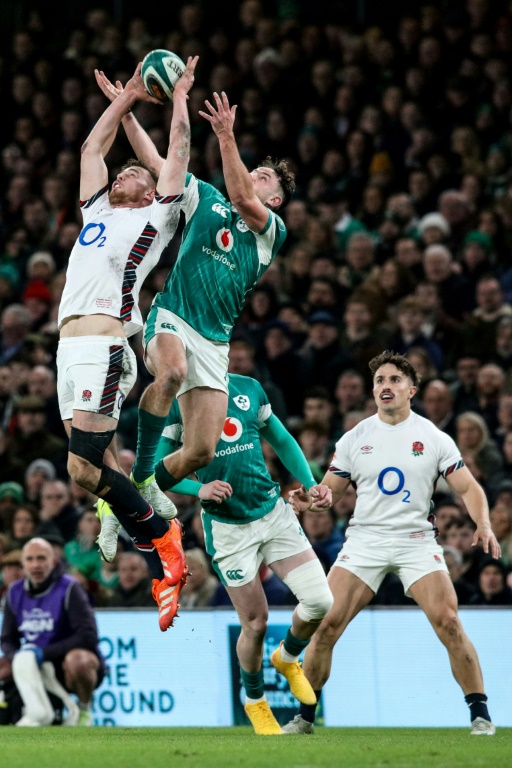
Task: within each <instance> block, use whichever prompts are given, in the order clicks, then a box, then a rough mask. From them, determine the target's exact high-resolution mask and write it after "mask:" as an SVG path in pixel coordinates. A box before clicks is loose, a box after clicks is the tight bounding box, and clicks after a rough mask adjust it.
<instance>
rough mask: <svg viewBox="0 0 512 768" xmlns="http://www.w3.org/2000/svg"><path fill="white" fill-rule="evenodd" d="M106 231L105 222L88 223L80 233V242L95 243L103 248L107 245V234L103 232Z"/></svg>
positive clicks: (84, 243) (82, 243) (85, 243)
mask: <svg viewBox="0 0 512 768" xmlns="http://www.w3.org/2000/svg"><path fill="white" fill-rule="evenodd" d="M104 231H105V225H104V224H101V223H100V224H94V223H92V222H91V224H87V226H85V227H84V228H83V229H82V231H81V232H80V234H79V235H78V242H79V243H80V245H94V244H96V247H97V248H103V246H104V245H105V240H106V239H107V238H106V236H105V235H104V234H103V233H104Z"/></svg>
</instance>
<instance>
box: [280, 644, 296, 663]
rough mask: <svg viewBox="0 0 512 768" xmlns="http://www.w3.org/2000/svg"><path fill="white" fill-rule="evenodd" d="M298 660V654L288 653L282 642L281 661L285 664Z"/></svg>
mask: <svg viewBox="0 0 512 768" xmlns="http://www.w3.org/2000/svg"><path fill="white" fill-rule="evenodd" d="M298 660H299V657H298V656H292V655H291V653H288V651H287V650H286V649H285V647H284V644H283V645H282V646H281V661H285V662H286V663H287V664H293V662H294V661H298Z"/></svg>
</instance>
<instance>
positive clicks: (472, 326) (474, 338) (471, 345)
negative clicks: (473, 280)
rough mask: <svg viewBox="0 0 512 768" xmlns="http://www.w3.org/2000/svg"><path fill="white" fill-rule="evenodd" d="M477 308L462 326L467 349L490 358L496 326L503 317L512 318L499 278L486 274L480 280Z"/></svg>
mask: <svg viewBox="0 0 512 768" xmlns="http://www.w3.org/2000/svg"><path fill="white" fill-rule="evenodd" d="M475 296H476V308H475V309H473V311H472V312H471V314H470V315H468V316H467V317H466V319H465V321H464V325H463V326H462V333H463V338H464V342H465V346H466V348H467V349H470V350H471V351H472V353H473V354H474V355H475V356H476V357H479V358H480V359H481V360H488V359H489V358H490V356H491V355H492V353H493V350H494V346H495V338H496V326H497V324H498V322H499V321H500V320H502V319H503V318H505V317H506V318H512V307H511V306H510V304H506V303H505V297H504V295H503V290H502V288H501V285H500V282H499V280H498V279H497V278H496V277H494V276H493V275H486V276H484V277H482V278H480V280H478V282H477V284H476V289H475Z"/></svg>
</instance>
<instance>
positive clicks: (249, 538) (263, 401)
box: [110, 374, 332, 736]
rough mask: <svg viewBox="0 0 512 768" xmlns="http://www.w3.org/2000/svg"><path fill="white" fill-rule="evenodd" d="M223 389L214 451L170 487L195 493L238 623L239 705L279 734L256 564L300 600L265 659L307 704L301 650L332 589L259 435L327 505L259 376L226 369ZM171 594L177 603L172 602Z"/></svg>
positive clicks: (256, 723)
mask: <svg viewBox="0 0 512 768" xmlns="http://www.w3.org/2000/svg"><path fill="white" fill-rule="evenodd" d="M228 394H229V400H228V408H227V416H226V419H225V421H224V424H223V428H222V433H221V437H220V440H219V442H218V444H217V445H216V447H215V452H214V458H213V461H212V462H211V463H210V464H208V465H207V466H206V467H203V468H201V469H199V470H198V471H197V473H196V475H197V477H198V480H199V481H195V480H190V479H184V480H182V481H181V482H180V483H178V484H177V485H175V486H174V488H173V490H174V491H176V492H177V493H184V494H192V495H194V496H197V497H198V498H199V499H200V500H201V506H202V521H203V527H204V532H205V542H206V549H207V551H208V554H209V555H210V556H211V558H212V564H213V568H214V570H215V572H216V573H217V575H218V576H219V578H220V580H221V582H222V583H223V584H224V585H225V587H226V589H227V591H228V594H229V597H230V599H231V601H232V603H233V605H234V607H235V609H236V611H237V613H238V616H239V618H240V623H241V626H242V630H241V633H240V637H239V639H238V643H237V655H238V659H239V662H240V668H241V677H242V683H243V685H244V688H245V692H246V701H245V711H246V713H247V715H248V717H249V719H250V721H251V723H252V725H253V727H254V730H255V732H256V733H257V734H260V735H265V736H266V735H274V734H280V733H281V728H280V727H279V724H278V723H277V721H276V719H275V717H274V715H273V713H272V710H271V709H270V706H269V704H268V701H267V700H266V698H265V692H264V683H263V668H262V661H263V641H264V637H265V632H266V627H267V618H268V606H267V601H266V598H265V593H264V591H263V586H262V583H261V579H260V577H259V574H258V569H259V566H260V564H261V563H262V562H264V563H265V564H266V565H268V566H269V567H270V568H271V569H272V570H273V571H274V573H276V575H277V576H279V578H281V579H282V580H283V581H284V582H285V584H287V586H288V587H289V588H290V589H291V591H292V592H293V593H294V594H295V596H296V597H297V599H298V601H299V604H298V605H297V607H296V608H295V610H294V613H293V618H292V623H291V627H290V628H289V630H288V632H287V635H286V639H285V640H284V641H283V643H281V646H280V647H279V648H277V649H276V650H275V651H274V653H273V654H272V656H271V663H272V664H273V666H274V667H275V668H276V669H277V670H278V671H279V672H280V673H281V674H283V675H284V676H285V677H286V679H287V680H288V682H289V683H290V689H291V692H292V694H293V695H294V696H295V697H296V698H297V699H298V700H299V701H300V702H309V703H310V705H313V704H315V703H316V697H315V694H314V692H313V690H312V688H311V686H310V684H309V682H308V681H307V679H306V677H305V676H304V673H303V672H302V668H301V667H300V665H299V663H298V658H299V655H300V653H301V652H302V650H303V649H304V648H305V647H306V646H307V645H308V643H309V640H310V638H311V636H312V635H313V633H314V632H315V630H316V628H317V627H318V625H319V623H320V622H321V621H322V619H323V617H324V616H325V615H326V614H327V612H328V610H329V608H330V606H331V604H332V595H331V592H330V590H329V587H328V584H327V577H326V575H325V573H324V570H323V568H322V566H321V564H320V562H319V560H318V559H317V557H316V555H315V553H314V551H313V549H312V547H311V544H310V543H309V541H308V540H307V538H306V536H305V534H304V531H303V530H302V528H301V527H300V525H299V522H298V520H297V517H296V515H295V513H294V512H293V510H292V508H291V505H290V504H288V503H287V502H286V501H285V500H284V499H283V498H281V496H280V489H279V485H278V484H277V483H276V482H274V481H273V480H272V478H271V477H270V474H269V472H268V469H267V467H266V465H265V460H264V458H263V452H262V447H261V439H262V438H264V439H265V440H267V441H268V442H269V443H270V445H271V446H272V447H273V448H274V450H275V451H276V453H277V455H278V456H279V458H280V459H281V461H282V462H283V464H284V465H285V467H286V468H287V469H288V470H289V472H290V473H291V474H292V475H293V476H294V477H296V478H297V479H298V480H299V481H300V482H301V483H302V486H303V490H305V489H307V491H308V493H309V495H310V497H311V498H314V499H315V507H318V508H328V507H329V506H330V503H331V498H330V494H329V492H328V491H327V489H326V488H325V487H324V486H318V485H317V484H316V482H315V480H314V479H313V476H312V475H311V470H310V468H309V465H308V463H307V461H306V459H305V457H304V454H303V453H302V451H301V449H300V447H299V445H298V443H297V441H296V440H295V439H294V438H293V437H292V436H291V435H290V433H289V432H288V431H287V430H286V429H285V427H284V426H283V424H282V423H281V422H280V421H279V419H278V418H277V417H276V416H275V415H274V414H273V413H272V409H271V406H270V403H269V401H268V398H267V396H266V394H265V392H264V391H263V388H262V387H261V384H259V383H258V382H257V381H256V380H255V379H251V378H249V377H248V376H237V375H233V374H230V376H229V388H228ZM178 406H179V402H178V401H177V400H175V401H174V402H173V404H172V407H171V410H170V413H169V415H168V418H167V423H166V426H165V429H164V430H163V435H162V438H161V440H160V444H159V446H158V452H157V458H158V457H161V456H166V455H167V454H169V453H171V455H172V454H173V453H174V452H176V451H177V450H180V448H181V446H182V445H183V443H184V440H185V429H186V428H185V427H184V424H183V418H182V414H181V413H180V409H179V407H178ZM217 478H222V480H219V479H217ZM114 545H115V542H114ZM110 549H112V546H111V545H110ZM171 602H172V611H174V610H175V608H177V606H175V605H174V602H173V601H171ZM170 605H171V604H170V603H169V605H168V604H167V603H165V602H164V601H161V603H159V612H160V619H161V625H162V624H163V625H164V626H165V625H166V624H167V615H166V614H165V610H166V609H168V608H169V606H170Z"/></svg>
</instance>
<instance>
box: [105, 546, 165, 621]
mask: <svg viewBox="0 0 512 768" xmlns="http://www.w3.org/2000/svg"><path fill="white" fill-rule="evenodd" d="M118 574H119V581H118V584H117V587H116V588H115V589H114V590H113V592H112V594H111V596H110V597H109V599H108V605H109V606H110V607H114V608H145V607H146V606H154V605H155V601H154V600H153V597H152V595H151V579H150V578H149V570H148V567H147V565H146V561H145V560H144V558H143V557H142V555H139V553H138V552H125V553H124V554H122V555H121V557H120V558H119V567H118Z"/></svg>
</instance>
